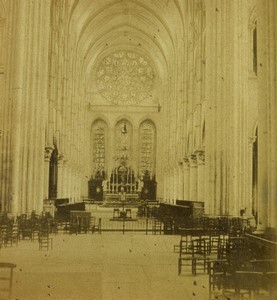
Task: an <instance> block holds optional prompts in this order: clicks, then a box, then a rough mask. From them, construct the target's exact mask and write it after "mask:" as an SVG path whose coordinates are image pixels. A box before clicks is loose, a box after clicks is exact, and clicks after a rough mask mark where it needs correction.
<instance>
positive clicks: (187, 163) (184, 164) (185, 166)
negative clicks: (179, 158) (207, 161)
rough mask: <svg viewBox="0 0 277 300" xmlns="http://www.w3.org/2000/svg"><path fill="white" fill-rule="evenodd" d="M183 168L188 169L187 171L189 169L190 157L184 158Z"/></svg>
mask: <svg viewBox="0 0 277 300" xmlns="http://www.w3.org/2000/svg"><path fill="white" fill-rule="evenodd" d="M183 162H184V163H183V166H184V168H186V169H189V158H188V157H184V158H183Z"/></svg>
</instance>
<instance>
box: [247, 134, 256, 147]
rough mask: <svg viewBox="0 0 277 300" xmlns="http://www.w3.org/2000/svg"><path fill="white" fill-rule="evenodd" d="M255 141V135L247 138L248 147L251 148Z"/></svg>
mask: <svg viewBox="0 0 277 300" xmlns="http://www.w3.org/2000/svg"><path fill="white" fill-rule="evenodd" d="M256 140H257V136H256V135H255V136H251V137H249V144H250V146H252V145H253V144H254V143H255V142H256Z"/></svg>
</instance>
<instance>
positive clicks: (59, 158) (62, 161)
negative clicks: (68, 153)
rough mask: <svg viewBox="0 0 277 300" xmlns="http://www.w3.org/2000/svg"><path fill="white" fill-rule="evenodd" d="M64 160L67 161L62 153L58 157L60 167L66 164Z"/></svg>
mask: <svg viewBox="0 0 277 300" xmlns="http://www.w3.org/2000/svg"><path fill="white" fill-rule="evenodd" d="M64 160H65V158H64V155H63V154H62V153H60V154H59V156H58V166H62V165H63V163H64Z"/></svg>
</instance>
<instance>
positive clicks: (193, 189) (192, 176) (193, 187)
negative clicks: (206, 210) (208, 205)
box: [189, 154, 197, 201]
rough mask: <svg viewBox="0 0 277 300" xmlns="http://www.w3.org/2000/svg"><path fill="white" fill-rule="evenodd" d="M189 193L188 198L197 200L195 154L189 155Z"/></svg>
mask: <svg viewBox="0 0 277 300" xmlns="http://www.w3.org/2000/svg"><path fill="white" fill-rule="evenodd" d="M189 160H190V189H189V191H190V193H189V200H192V201H196V200H197V158H196V155H194V154H193V155H191V156H190V159H189Z"/></svg>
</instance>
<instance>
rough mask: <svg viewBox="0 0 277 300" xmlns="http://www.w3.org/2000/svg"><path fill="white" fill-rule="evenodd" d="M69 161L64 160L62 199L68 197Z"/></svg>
mask: <svg viewBox="0 0 277 300" xmlns="http://www.w3.org/2000/svg"><path fill="white" fill-rule="evenodd" d="M67 169H68V160H67V159H64V160H63V178H62V187H61V190H62V197H63V198H66V197H67V196H68V192H67V176H68V174H67V172H68V170H67Z"/></svg>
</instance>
